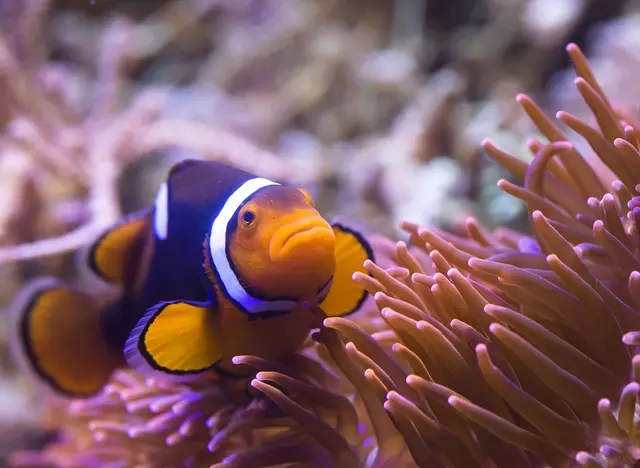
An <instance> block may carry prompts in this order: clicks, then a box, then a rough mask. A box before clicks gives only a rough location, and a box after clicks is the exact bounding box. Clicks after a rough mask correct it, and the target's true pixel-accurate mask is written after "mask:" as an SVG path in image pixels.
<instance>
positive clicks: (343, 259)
mask: <svg viewBox="0 0 640 468" xmlns="http://www.w3.org/2000/svg"><path fill="white" fill-rule="evenodd" d="M332 228H333V232H334V234H335V236H336V272H335V274H334V275H333V285H332V286H331V290H330V291H329V294H328V295H327V297H326V298H325V300H324V301H322V302H321V304H320V306H321V307H322V309H323V310H324V312H325V313H326V314H327V315H328V316H329V317H337V316H342V315H347V314H350V313H352V312H355V311H356V310H358V309H359V308H360V307H361V306H362V303H363V302H364V301H365V299H366V298H367V294H368V293H367V291H366V290H365V289H364V288H363V287H362V286H360V284H358V283H356V282H355V281H353V279H352V276H353V274H354V273H355V272H356V271H360V272H363V273H365V274H367V271H366V270H365V268H364V266H363V264H364V262H365V261H366V260H372V261H373V251H372V250H371V247H370V246H369V243H368V242H367V240H366V239H365V238H364V237H363V236H362V235H361V234H360V233H358V232H356V231H354V230H352V229H349V228H347V227H345V226H343V225H341V224H335V223H334V224H333V225H332Z"/></svg>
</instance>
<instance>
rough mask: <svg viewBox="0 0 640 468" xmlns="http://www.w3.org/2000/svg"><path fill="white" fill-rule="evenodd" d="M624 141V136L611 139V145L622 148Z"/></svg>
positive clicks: (625, 141)
mask: <svg viewBox="0 0 640 468" xmlns="http://www.w3.org/2000/svg"><path fill="white" fill-rule="evenodd" d="M625 128H626V127H625ZM626 143H627V140H625V139H624V138H616V139H615V140H613V146H615V147H616V148H622V147H623V146H625V144H626Z"/></svg>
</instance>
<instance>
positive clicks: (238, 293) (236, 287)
mask: <svg viewBox="0 0 640 468" xmlns="http://www.w3.org/2000/svg"><path fill="white" fill-rule="evenodd" d="M270 185H280V184H278V183H276V182H272V181H270V180H268V179H262V178H255V179H250V180H248V181H246V182H245V183H244V184H242V185H241V186H240V187H239V188H238V189H237V190H236V191H235V192H233V194H231V196H230V197H229V198H228V199H227V201H226V202H225V204H224V205H223V207H222V209H221V210H220V213H219V214H218V216H216V218H215V219H214V221H213V224H212V225H211V234H210V235H209V252H210V255H211V261H212V263H213V267H214V269H215V270H216V272H217V273H218V276H219V277H220V283H221V285H220V286H221V287H222V288H223V289H224V292H225V293H226V294H227V295H228V297H229V298H230V299H232V300H233V301H234V302H235V303H236V304H238V306H239V307H240V308H241V309H242V310H244V311H245V312H247V313H250V314H263V313H269V312H279V311H284V310H291V309H293V308H294V307H295V306H296V304H297V302H296V301H291V300H274V301H268V300H264V299H259V298H257V297H255V296H253V295H251V294H249V292H247V290H246V289H245V288H244V287H243V286H242V284H241V283H240V279H239V278H238V276H237V275H236V273H235V271H234V270H233V266H232V265H231V262H230V260H229V257H228V256H227V226H228V225H229V223H230V222H231V221H232V220H233V217H234V216H235V214H236V213H237V211H238V209H239V208H240V207H241V206H242V204H243V203H244V202H245V201H246V200H247V199H248V198H249V197H251V196H252V195H253V194H254V193H256V192H257V191H258V190H260V189H261V188H264V187H268V186H270Z"/></svg>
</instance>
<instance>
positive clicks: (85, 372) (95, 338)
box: [11, 278, 123, 397]
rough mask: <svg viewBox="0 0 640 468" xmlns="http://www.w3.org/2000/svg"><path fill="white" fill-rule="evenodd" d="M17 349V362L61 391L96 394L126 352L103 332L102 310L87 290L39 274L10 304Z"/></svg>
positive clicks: (57, 390)
mask: <svg viewBox="0 0 640 468" xmlns="http://www.w3.org/2000/svg"><path fill="white" fill-rule="evenodd" d="M11 309H12V310H11V312H12V314H13V322H14V323H13V325H14V328H15V330H14V339H15V340H17V341H16V342H14V343H13V346H12V348H13V351H14V355H15V357H16V359H17V360H18V361H19V363H20V364H21V365H22V366H23V367H26V369H25V370H27V371H28V372H29V373H31V374H35V376H36V378H37V379H38V380H40V381H42V382H44V383H45V384H47V386H48V387H50V388H52V389H53V390H54V391H56V392H57V393H61V394H63V395H66V396H72V397H85V396H90V395H93V394H95V393H97V392H98V391H99V390H100V389H101V388H102V387H103V386H104V384H105V383H106V382H107V380H108V379H109V377H110V376H111V373H112V372H113V370H114V369H115V368H116V367H117V366H119V365H121V364H123V359H122V356H121V355H119V354H118V353H117V352H115V351H114V350H112V349H111V348H109V346H108V345H107V343H106V341H105V340H104V338H103V336H102V334H101V330H100V309H99V308H98V306H97V304H96V303H95V301H94V300H93V299H92V298H91V297H90V296H89V295H87V294H85V293H83V292H81V291H79V290H77V289H75V288H73V287H71V286H68V285H66V284H64V283H62V282H60V281H58V280H56V279H53V278H39V279H36V280H34V281H32V282H31V283H29V284H28V285H27V286H25V288H24V289H23V290H22V291H21V292H20V293H19V294H18V296H17V298H16V299H15V301H14V303H13V305H12V306H11Z"/></svg>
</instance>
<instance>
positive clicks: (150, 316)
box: [125, 301, 221, 375]
mask: <svg viewBox="0 0 640 468" xmlns="http://www.w3.org/2000/svg"><path fill="white" fill-rule="evenodd" d="M213 327H214V324H213V315H212V309H211V306H210V305H209V304H208V303H196V302H183V301H175V302H162V303H159V304H157V305H155V306H154V307H151V308H150V309H148V310H147V312H146V313H145V315H144V316H143V317H142V319H140V321H139V322H138V324H137V325H136V327H135V328H134V330H133V331H132V332H131V335H129V339H128V340H127V344H126V345H125V356H126V358H127V362H128V363H129V365H130V366H131V367H132V368H134V369H136V370H139V371H142V372H145V371H147V372H149V371H151V372H153V371H159V372H163V373H166V374H173V375H184V374H195V373H200V372H205V371H207V370H209V369H211V367H213V366H214V365H215V364H216V363H217V362H218V361H219V360H220V358H221V351H220V347H219V346H218V343H217V342H216V338H215V334H214V333H213Z"/></svg>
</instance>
